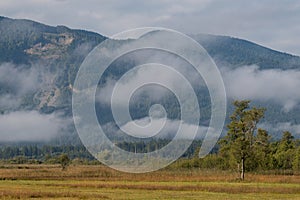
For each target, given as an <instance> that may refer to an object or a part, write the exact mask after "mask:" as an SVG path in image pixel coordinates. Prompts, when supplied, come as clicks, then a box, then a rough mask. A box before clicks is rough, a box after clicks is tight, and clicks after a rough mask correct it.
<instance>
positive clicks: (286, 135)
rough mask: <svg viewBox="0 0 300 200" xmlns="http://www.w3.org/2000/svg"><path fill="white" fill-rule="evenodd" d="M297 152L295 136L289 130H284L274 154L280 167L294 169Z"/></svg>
mask: <svg viewBox="0 0 300 200" xmlns="http://www.w3.org/2000/svg"><path fill="white" fill-rule="evenodd" d="M294 153H295V141H294V136H293V135H292V134H291V133H290V132H289V131H285V132H283V135H282V138H281V140H280V141H279V143H278V147H277V151H276V153H275V155H274V157H275V159H276V163H277V168H278V169H292V168H293V160H294Z"/></svg>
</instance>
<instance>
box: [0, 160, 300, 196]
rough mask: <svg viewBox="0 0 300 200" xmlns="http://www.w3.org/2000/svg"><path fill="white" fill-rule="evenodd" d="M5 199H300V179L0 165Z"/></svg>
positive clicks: (78, 167) (94, 166)
mask: <svg viewBox="0 0 300 200" xmlns="http://www.w3.org/2000/svg"><path fill="white" fill-rule="evenodd" d="M0 167H1V169H0V198H1V199H30V198H33V199H54V198H56V199H201V198H205V199H300V176H299V175H297V176H295V175H294V176H284V175H256V174H246V175H247V176H246V181H244V182H240V181H238V180H237V179H236V177H237V174H233V173H229V172H222V171H199V170H187V169H184V170H161V171H158V172H152V173H147V174H127V173H121V172H117V171H115V170H111V169H109V168H107V167H104V166H102V165H90V166H83V165H82V166H70V167H69V168H68V169H67V170H66V171H62V170H61V168H60V166H59V165H2V166H0Z"/></svg>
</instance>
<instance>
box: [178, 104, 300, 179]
mask: <svg viewBox="0 0 300 200" xmlns="http://www.w3.org/2000/svg"><path fill="white" fill-rule="evenodd" d="M234 106H235V111H234V112H233V114H232V115H231V121H230V123H229V124H228V125H227V128H228V131H227V135H226V136H225V137H224V138H222V139H221V140H220V141H219V143H218V151H217V152H216V153H212V154H210V155H208V156H206V157H205V158H202V159H199V158H198V157H197V156H195V157H194V159H190V160H187V159H182V160H179V161H178V162H177V163H176V164H175V166H176V167H188V168H192V167H197V168H204V169H205V168H207V169H212V168H214V169H221V170H236V171H238V172H240V178H241V179H244V172H245V171H257V172H263V171H270V170H275V171H277V172H280V171H283V172H284V173H291V174H293V173H294V172H296V171H297V172H299V171H300V140H296V139H295V138H294V136H293V135H292V133H290V132H289V131H284V132H283V133H282V137H281V139H280V140H278V141H272V138H271V137H270V135H269V134H268V132H267V131H266V130H264V129H262V128H259V127H257V126H258V122H259V120H260V119H261V118H262V117H263V115H264V111H265V109H264V108H256V107H252V108H251V107H250V101H235V102H234ZM195 155H198V154H197V153H196V154H195Z"/></svg>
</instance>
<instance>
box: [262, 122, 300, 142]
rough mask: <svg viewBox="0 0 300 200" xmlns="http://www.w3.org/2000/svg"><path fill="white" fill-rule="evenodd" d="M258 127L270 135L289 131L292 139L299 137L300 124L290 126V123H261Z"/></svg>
mask: <svg viewBox="0 0 300 200" xmlns="http://www.w3.org/2000/svg"><path fill="white" fill-rule="evenodd" d="M260 127H262V128H264V129H266V130H267V131H268V132H269V133H271V134H272V133H276V132H281V133H282V132H284V131H289V132H291V133H292V135H293V136H294V137H297V138H299V137H300V124H292V123H291V122H280V123H277V124H269V123H262V124H260Z"/></svg>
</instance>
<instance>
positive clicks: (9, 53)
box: [0, 17, 300, 142]
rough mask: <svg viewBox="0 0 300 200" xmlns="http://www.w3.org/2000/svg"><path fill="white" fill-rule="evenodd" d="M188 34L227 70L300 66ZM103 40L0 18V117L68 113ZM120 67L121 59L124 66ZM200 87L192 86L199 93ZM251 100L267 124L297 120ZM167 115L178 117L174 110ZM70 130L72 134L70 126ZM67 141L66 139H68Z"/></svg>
mask: <svg viewBox="0 0 300 200" xmlns="http://www.w3.org/2000/svg"><path fill="white" fill-rule="evenodd" d="M191 37H192V38H194V39H195V40H196V41H197V42H199V43H200V44H201V45H202V46H203V47H204V48H205V49H206V50H207V52H208V53H209V54H210V56H211V57H212V58H213V59H214V60H215V62H216V64H217V65H218V66H226V67H229V68H231V69H238V68H240V67H242V66H245V65H246V66H250V65H257V66H259V67H260V69H262V70H264V69H279V70H297V69H300V57H298V56H294V55H290V54H287V53H282V52H278V51H274V50H271V49H268V48H266V47H263V46H260V45H257V44H255V43H252V42H249V41H246V40H241V39H237V38H232V37H227V36H215V35H207V34H197V35H191ZM105 39H107V37H106V36H103V35H100V34H98V33H93V32H89V31H84V30H74V29H70V28H68V27H65V26H56V27H53V26H48V25H44V24H41V23H38V22H34V21H31V20H24V19H10V18H6V17H0V113H1V115H2V116H5V115H8V114H9V113H12V112H20V111H28V112H29V111H37V112H38V113H40V114H45V115H51V114H52V113H60V117H62V118H68V117H71V116H72V110H71V97H72V96H71V95H72V89H73V88H72V86H73V83H74V80H75V77H76V73H77V71H78V68H79V66H80V65H81V63H82V62H83V60H84V58H85V57H86V56H87V55H88V53H89V52H90V51H91V50H92V49H93V48H94V47H95V46H96V45H97V44H99V43H101V42H102V41H104V40H105ZM119 64H120V63H119ZM122 65H124V63H123V64H122ZM126 65H127V64H126V63H125V65H124V66H126ZM110 73H115V74H117V73H120V71H118V70H117V69H112V70H111V72H110ZM201 91H202V90H198V92H199V93H201ZM203 94H204V95H202V94H201V95H200V94H199V96H204V97H203V99H202V101H201V104H202V106H203V107H204V116H205V117H204V118H205V119H206V120H207V119H209V108H210V104H209V103H208V102H207V101H208V100H209V98H208V95H207V91H203ZM231 100H232V99H229V101H231ZM164 102H165V104H166V105H167V106H169V107H170V110H171V111H172V112H173V111H174V109H173V106H174V105H176V102H174V101H169V100H168V99H165V100H164ZM254 103H255V104H258V105H263V106H265V107H267V109H268V111H267V113H266V118H265V121H267V122H270V123H278V122H292V123H295V124H297V123H298V122H299V121H298V119H299V115H300V114H299V113H300V112H299V111H300V109H299V107H295V108H294V109H293V110H291V111H290V112H284V111H283V110H282V109H281V108H279V107H278V105H277V104H276V103H274V102H267V103H266V102H260V101H255V102H254ZM150 104H151V102H147V99H146V100H145V101H143V103H141V104H139V105H138V108H139V109H140V110H143V112H141V111H138V110H134V109H133V110H134V111H133V116H135V117H137V118H138V117H143V116H144V115H146V114H147V112H148V111H147V108H149V105H150ZM228 108H229V111H230V110H232V107H231V106H230V105H229V106H228ZM1 115H0V117H1ZM101 115H102V116H106V115H107V116H108V117H107V119H106V122H109V121H110V120H111V117H112V116H111V114H110V113H106V110H105V109H104V110H102V113H101ZM173 117H174V118H176V117H178V116H177V115H176V114H174V116H173ZM71 126H72V125H71ZM70 130H71V132H74V128H70ZM70 130H69V131H70ZM64 139H66V137H64ZM73 139H74V138H71V139H70V138H69V139H68V140H69V141H71V142H72V140H73Z"/></svg>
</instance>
